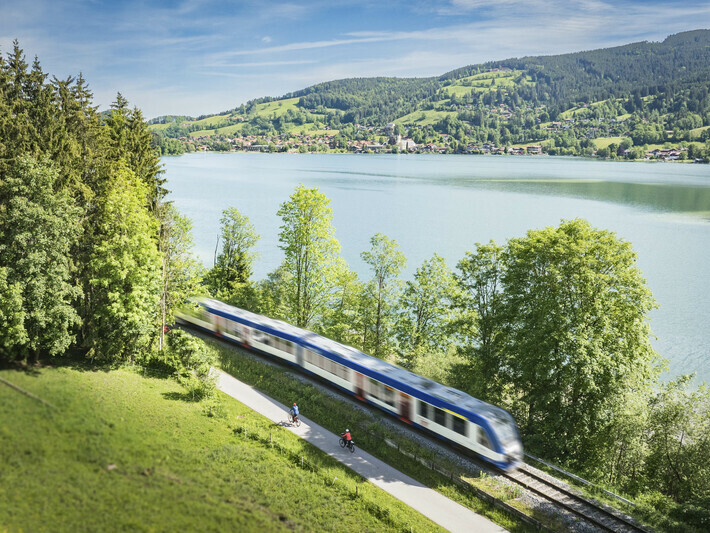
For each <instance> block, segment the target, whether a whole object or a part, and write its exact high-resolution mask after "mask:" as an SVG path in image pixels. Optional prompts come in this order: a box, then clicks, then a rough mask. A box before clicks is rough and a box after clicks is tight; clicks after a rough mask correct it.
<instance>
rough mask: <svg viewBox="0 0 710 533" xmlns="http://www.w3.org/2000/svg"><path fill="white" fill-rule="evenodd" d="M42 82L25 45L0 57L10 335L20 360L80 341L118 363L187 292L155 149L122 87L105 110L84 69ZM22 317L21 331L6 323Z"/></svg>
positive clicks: (1, 245)
mask: <svg viewBox="0 0 710 533" xmlns="http://www.w3.org/2000/svg"><path fill="white" fill-rule="evenodd" d="M46 79H47V75H46V74H44V73H43V72H42V69H41V67H40V65H39V61H38V60H35V61H34V63H33V65H32V67H31V68H30V67H28V65H27V63H26V62H25V60H24V56H23V52H22V50H21V49H20V47H19V45H18V44H17V42H15V43H14V45H13V49H12V52H11V53H9V54H8V55H7V60H5V59H4V58H3V57H1V56H0V188H1V189H2V190H1V191H0V196H1V201H0V206H2V207H0V219H2V220H1V222H2V224H0V269H4V278H3V281H2V287H0V288H2V291H3V292H2V293H0V299H2V300H3V309H2V313H1V314H2V316H3V317H4V318H3V319H2V320H3V321H4V322H3V323H4V324H5V325H4V326H0V327H5V328H9V329H8V331H7V337H6V339H5V342H4V344H5V347H6V348H9V345H10V344H12V345H13V350H14V353H13V354H12V355H10V354H9V353H8V354H7V355H8V356H10V357H14V358H26V357H27V355H28V353H32V354H33V355H34V357H39V356H41V355H56V354H59V353H62V352H64V351H66V350H68V349H73V348H80V349H84V350H86V351H87V352H88V353H89V355H90V356H93V357H96V356H98V357H102V358H106V359H112V360H122V359H125V358H127V357H131V356H133V355H135V354H136V352H137V351H139V350H140V349H142V348H145V347H147V346H148V345H149V344H151V343H152V342H153V341H154V339H155V338H157V337H158V335H157V333H158V330H159V328H160V330H162V326H163V325H164V324H165V323H170V322H171V318H170V314H171V312H172V310H173V309H174V305H173V303H174V302H175V301H177V300H181V299H182V298H183V296H184V294H183V293H184V292H185V283H184V280H185V277H186V275H185V274H184V272H183V273H182V274H180V275H176V269H180V268H184V267H185V264H184V263H183V264H181V265H177V264H175V262H174V261H175V258H174V257H168V255H170V254H171V253H172V249H171V247H170V246H168V244H169V243H168V241H169V237H168V236H167V230H169V229H170V226H171V225H174V224H173V221H174V219H175V217H173V216H172V215H171V214H170V212H169V211H168V210H163V209H161V208H160V206H161V200H162V198H163V197H164V196H165V194H166V193H167V191H166V190H165V189H164V187H163V185H164V179H163V178H162V177H161V174H162V170H161V169H160V167H159V160H158V152H156V150H155V149H154V148H153V147H152V146H151V141H152V134H151V133H150V131H149V130H148V127H147V124H146V123H145V121H144V120H143V117H142V114H141V112H140V111H139V110H137V109H133V110H131V109H129V107H128V102H127V101H126V100H125V98H123V97H122V96H121V94H118V95H117V98H116V101H115V102H114V104H113V105H112V107H111V110H110V111H109V112H107V113H104V114H102V115H99V114H98V113H97V112H96V109H95V108H94V107H93V106H92V102H91V100H92V95H91V92H90V91H89V90H88V87H87V85H86V82H85V80H84V79H83V77H82V76H81V75H80V76H78V78H76V79H74V78H67V79H65V80H58V79H56V78H54V79H53V81H52V82H51V83H47V81H46ZM163 217H167V218H166V219H165V220H161V219H162V218H163ZM176 224H177V225H178V226H181V229H184V231H188V230H187V229H185V228H184V225H185V224H184V222H183V221H179V222H177V223H176ZM159 228H162V229H163V231H162V232H160V231H159ZM162 256H164V257H162ZM161 261H162V263H163V265H162V266H163V267H164V268H163V284H162V291H161V288H160V285H161V282H160V279H161V277H160V270H161V269H160V266H161ZM180 276H182V278H181V280H182V281H177V279H178V278H180ZM187 277H189V275H187ZM193 278H194V276H193ZM18 290H19V292H20V295H21V296H20V299H19V300H18V296H17V295H18ZM161 292H162V297H161ZM173 292H174V294H173ZM188 292H189V291H188ZM20 300H21V303H22V305H21V308H19V310H18V307H17V305H18V302H20ZM159 301H160V304H161V305H159ZM159 315H160V316H159ZM20 317H21V320H22V324H23V326H22V327H23V329H24V333H22V332H21V331H20V330H19V329H17V327H15V326H11V325H10V324H15V325H17V323H18V320H19V318H20ZM11 339H12V340H11Z"/></svg>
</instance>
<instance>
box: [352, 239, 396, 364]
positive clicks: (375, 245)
mask: <svg viewBox="0 0 710 533" xmlns="http://www.w3.org/2000/svg"><path fill="white" fill-rule="evenodd" d="M370 246H371V247H370V250H368V251H365V252H362V253H361V254H360V257H362V260H363V261H365V263H367V264H368V265H370V268H371V269H372V274H373V276H372V280H371V281H370V282H369V283H368V284H367V286H366V291H367V295H366V300H365V301H366V302H367V303H368V304H369V305H368V304H366V305H365V306H364V307H363V310H362V312H363V317H364V321H365V324H364V327H365V332H364V336H363V338H364V343H363V344H364V349H365V350H366V351H367V352H368V353H371V354H372V355H374V356H376V357H383V356H387V355H390V354H391V353H393V345H394V335H393V329H394V328H393V326H394V321H395V312H394V311H395V305H396V302H397V297H398V295H399V291H400V289H401V282H400V281H399V279H398V276H399V274H400V273H401V272H402V270H403V269H404V267H405V266H406V264H407V260H406V258H405V257H404V254H403V253H402V251H401V250H400V249H399V245H398V244H397V241H394V240H391V239H390V238H388V237H387V236H386V235H383V234H382V233H376V234H375V235H374V236H373V237H372V238H371V239H370Z"/></svg>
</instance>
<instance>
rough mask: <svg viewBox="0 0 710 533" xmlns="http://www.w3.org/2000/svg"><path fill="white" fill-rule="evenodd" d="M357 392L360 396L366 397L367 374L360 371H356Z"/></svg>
mask: <svg viewBox="0 0 710 533" xmlns="http://www.w3.org/2000/svg"><path fill="white" fill-rule="evenodd" d="M355 394H356V395H357V396H359V397H360V398H363V399H364V398H365V376H363V375H362V374H361V373H360V372H355Z"/></svg>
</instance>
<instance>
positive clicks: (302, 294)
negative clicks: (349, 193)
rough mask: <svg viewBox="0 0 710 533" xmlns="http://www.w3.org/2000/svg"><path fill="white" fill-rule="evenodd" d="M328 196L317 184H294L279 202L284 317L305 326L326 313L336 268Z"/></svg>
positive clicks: (336, 244)
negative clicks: (285, 284)
mask: <svg viewBox="0 0 710 533" xmlns="http://www.w3.org/2000/svg"><path fill="white" fill-rule="evenodd" d="M329 204H330V200H329V199H328V198H326V196H325V194H323V193H322V192H320V191H319V190H318V189H317V188H314V189H307V188H306V187H304V186H303V185H299V186H298V187H296V190H295V191H294V193H293V194H292V195H291V198H290V199H289V201H288V202H285V203H283V204H282V205H281V207H280V209H279V211H278V213H277V214H278V216H280V217H281V219H282V220H283V224H282V225H281V232H280V234H279V242H280V243H281V244H280V245H279V248H281V250H283V252H284V254H285V256H286V257H285V259H284V263H283V268H284V271H286V272H288V273H289V274H290V276H289V277H287V278H284V281H285V282H286V283H287V288H286V298H287V303H288V307H287V309H286V312H287V317H288V319H289V320H291V321H292V322H293V323H295V324H296V325H297V326H300V327H304V328H308V327H309V326H312V325H313V324H315V323H316V322H317V321H318V320H319V319H320V318H321V317H322V316H323V315H324V313H325V310H326V309H327V308H328V305H329V303H330V301H331V296H332V294H331V293H332V290H333V287H334V284H335V279H336V277H337V273H338V270H339V265H340V262H339V254H340V243H339V242H338V240H337V239H336V238H335V229H334V228H333V225H332V220H333V212H332V210H331V208H330V207H329Z"/></svg>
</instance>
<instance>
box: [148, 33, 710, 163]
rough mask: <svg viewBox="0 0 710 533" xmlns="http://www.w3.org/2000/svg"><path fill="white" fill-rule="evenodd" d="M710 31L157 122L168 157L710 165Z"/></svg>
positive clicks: (156, 134) (337, 84)
mask: <svg viewBox="0 0 710 533" xmlns="http://www.w3.org/2000/svg"><path fill="white" fill-rule="evenodd" d="M709 75H710V30H697V31H690V32H684V33H679V34H677V35H672V36H669V37H668V38H667V39H665V40H664V41H663V42H660V43H657V42H641V43H633V44H629V45H625V46H618V47H615V48H607V49H601V50H591V51H587V52H578V53H570V54H562V55H556V56H539V57H526V58H522V59H516V58H513V59H507V60H503V61H495V62H488V63H482V64H478V65H469V66H466V67H462V68H460V69H456V70H454V71H451V72H448V73H446V74H443V75H441V76H438V77H432V78H389V77H379V78H354V79H343V80H335V81H330V82H325V83H320V84H318V85H314V86H311V87H307V88H305V89H302V90H300V91H296V92H293V93H289V94H286V95H283V96H281V97H277V98H274V97H263V98H258V99H255V100H251V101H249V102H247V103H246V104H242V105H240V106H238V107H235V108H234V109H231V110H228V111H224V112H222V113H218V114H212V115H202V116H199V117H189V116H184V115H167V116H161V117H157V118H154V119H152V120H150V121H148V123H149V128H150V130H151V133H152V135H153V145H154V146H155V147H156V148H157V149H158V150H159V151H160V154H161V155H171V154H181V153H186V152H199V151H210V152H232V151H253V152H299V153H306V152H350V153H446V154H452V153H453V154H500V155H503V154H505V155H543V154H547V155H570V156H582V157H596V158H599V159H613V160H664V161H691V162H697V163H708V162H710V95H709V91H710V89H709V88H708V84H707V79H708V76H709Z"/></svg>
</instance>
